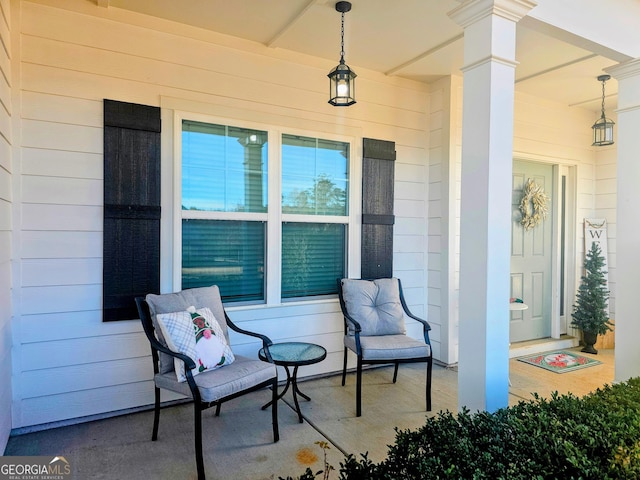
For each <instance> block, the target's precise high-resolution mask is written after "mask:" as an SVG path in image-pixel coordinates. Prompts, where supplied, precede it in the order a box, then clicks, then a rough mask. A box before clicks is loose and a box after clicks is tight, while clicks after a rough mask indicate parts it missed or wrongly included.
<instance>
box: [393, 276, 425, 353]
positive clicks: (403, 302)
mask: <svg viewBox="0 0 640 480" xmlns="http://www.w3.org/2000/svg"><path fill="white" fill-rule="evenodd" d="M398 287H399V290H400V303H401V304H402V309H403V310H404V313H405V314H406V315H407V317H409V318H412V319H413V320H415V321H417V322H419V323H421V324H422V332H423V334H424V341H425V342H426V343H427V345H431V342H430V341H429V330H431V325H429V322H427V321H426V320H424V319H422V318H420V317H418V316H416V315H414V314H413V313H411V311H410V310H409V307H408V306H407V302H406V300H405V299H404V292H403V291H402V282H401V281H400V279H398Z"/></svg>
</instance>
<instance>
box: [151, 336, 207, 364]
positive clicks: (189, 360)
mask: <svg viewBox="0 0 640 480" xmlns="http://www.w3.org/2000/svg"><path fill="white" fill-rule="evenodd" d="M151 346H152V347H153V348H155V349H156V350H158V351H159V352H162V353H166V354H167V355H170V356H172V357H174V358H178V359H180V360H182V361H183V362H184V366H185V368H186V369H188V370H193V369H194V368H196V363H195V362H194V361H193V359H192V358H191V357H189V356H188V355H185V354H184V353H180V352H174V351H173V350H171V349H170V348H168V347H165V346H164V345H162V344H161V343H160V342H159V341H158V340H156V339H155V338H154V339H153V340H152V341H151Z"/></svg>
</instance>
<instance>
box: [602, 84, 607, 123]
mask: <svg viewBox="0 0 640 480" xmlns="http://www.w3.org/2000/svg"><path fill="white" fill-rule="evenodd" d="M605 82H606V80H603V81H602V118H605V116H604V84H605Z"/></svg>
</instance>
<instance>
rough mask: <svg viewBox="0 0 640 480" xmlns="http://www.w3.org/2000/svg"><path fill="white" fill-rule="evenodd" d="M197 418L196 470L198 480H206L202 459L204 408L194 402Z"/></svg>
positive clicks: (195, 429)
mask: <svg viewBox="0 0 640 480" xmlns="http://www.w3.org/2000/svg"><path fill="white" fill-rule="evenodd" d="M193 405H194V417H195V425H194V427H195V428H194V432H195V447H196V468H197V470H198V480H205V475H204V459H203V457H202V408H201V406H200V403H199V402H193Z"/></svg>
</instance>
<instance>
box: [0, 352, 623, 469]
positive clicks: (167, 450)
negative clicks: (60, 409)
mask: <svg viewBox="0 0 640 480" xmlns="http://www.w3.org/2000/svg"><path fill="white" fill-rule="evenodd" d="M522 351H523V350H521V351H520V352H522ZM572 351H576V352H579V349H572ZM514 353H515V354H518V350H515V351H514ZM594 358H597V359H598V360H600V361H602V362H603V363H602V364H601V365H596V366H594V367H589V368H585V369H581V370H576V371H573V372H570V373H563V374H557V373H554V372H549V371H547V370H544V369H541V368H538V367H534V366H531V365H527V364H525V363H523V362H520V361H518V360H516V359H515V358H513V359H511V360H510V361H509V374H510V379H511V386H510V387H509V405H514V404H516V403H518V402H520V401H522V400H529V399H531V398H532V393H533V392H537V393H538V394H539V395H540V396H542V397H546V398H548V397H549V396H550V395H551V393H552V392H554V391H557V392H559V393H561V394H564V393H569V392H571V393H573V394H575V395H577V396H582V395H585V394H587V393H589V392H592V391H594V390H596V389H597V388H599V387H601V386H602V385H604V384H611V383H612V382H613V377H614V372H613V370H614V352H613V350H611V349H603V350H600V353H599V354H598V355H597V356H594ZM392 375H393V368H392V367H391V366H388V367H387V366H384V367H379V368H373V369H369V370H367V371H366V372H365V374H364V378H363V389H364V394H363V415H362V417H356V416H355V410H354V407H355V401H354V390H355V389H354V381H355V379H354V375H353V374H349V375H348V377H347V385H346V386H345V387H342V386H341V385H340V375H332V376H321V377H317V378H313V379H310V380H307V381H304V382H301V389H302V390H303V391H304V392H305V393H306V394H308V395H309V396H310V397H311V402H306V401H302V402H301V409H302V413H303V417H304V422H303V423H298V417H297V414H296V412H295V410H294V406H293V400H292V398H291V396H290V394H287V395H286V396H285V397H284V402H283V401H281V402H280V403H279V418H280V422H279V423H280V441H279V442H278V443H272V437H271V429H270V423H269V422H270V414H269V411H268V410H267V411H263V410H261V409H260V406H261V405H262V404H264V403H265V402H266V401H268V399H269V398H270V393H269V392H268V391H266V390H262V391H258V392H254V393H252V394H250V395H246V396H243V397H241V398H239V399H235V400H232V401H230V402H228V403H226V404H224V406H223V408H222V413H221V415H220V417H218V418H216V417H215V416H214V412H213V411H212V410H210V411H208V412H206V413H205V415H204V417H203V443H204V458H205V467H206V471H207V478H211V479H221V480H222V479H231V478H234V479H251V480H267V479H269V480H270V479H277V478H278V477H286V476H288V475H290V476H293V477H297V476H298V475H301V474H302V473H303V472H304V470H305V469H306V467H307V466H309V467H310V468H311V469H312V470H313V471H314V472H316V471H318V470H321V469H324V466H323V461H324V459H323V451H322V449H321V448H320V447H319V446H318V445H317V444H316V442H327V443H328V444H329V449H328V450H327V461H328V463H329V464H331V465H332V466H333V467H334V468H336V469H338V468H339V464H340V461H341V460H342V459H343V454H349V453H352V454H354V455H355V456H356V457H358V458H360V454H361V453H365V452H368V456H369V458H370V459H371V460H372V461H374V462H380V461H381V460H383V459H384V458H385V457H386V454H387V445H389V444H391V443H393V442H394V439H395V432H394V428H396V427H397V428H399V429H417V428H418V427H420V426H422V425H423V424H424V420H425V416H427V415H430V416H435V415H437V414H438V412H440V411H446V410H449V411H452V412H456V411H457V409H458V373H457V369H456V368H446V367H442V366H438V365H436V366H434V370H433V411H432V412H428V413H427V412H425V411H424V410H423V409H424V398H423V397H424V365H423V364H410V365H403V366H401V368H400V371H399V374H398V375H399V377H398V381H397V383H396V384H395V385H394V384H392V383H391V377H392ZM152 423H153V413H152V411H140V412H137V413H129V414H126V415H119V416H116V417H113V418H109V419H101V420H95V421H90V422H85V423H80V424H76V425H70V426H62V427H59V428H53V429H48V430H43V431H38V432H33V433H25V434H24V435H19V436H14V437H11V438H10V439H9V443H8V446H7V450H6V452H5V454H6V455H58V456H64V457H65V458H66V459H67V461H69V463H70V465H71V468H72V472H73V475H74V476H73V478H83V479H99V478H118V479H121V480H128V479H131V480H134V479H135V480H137V479H140V478H148V479H155V478H158V479H160V478H183V479H192V478H196V472H195V462H194V457H193V425H192V423H193V413H192V405H191V404H186V405H180V406H173V407H169V408H166V409H163V411H162V413H161V416H160V431H159V436H158V441H157V442H151V426H152ZM336 476H337V473H334V474H332V477H331V478H336Z"/></svg>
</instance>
